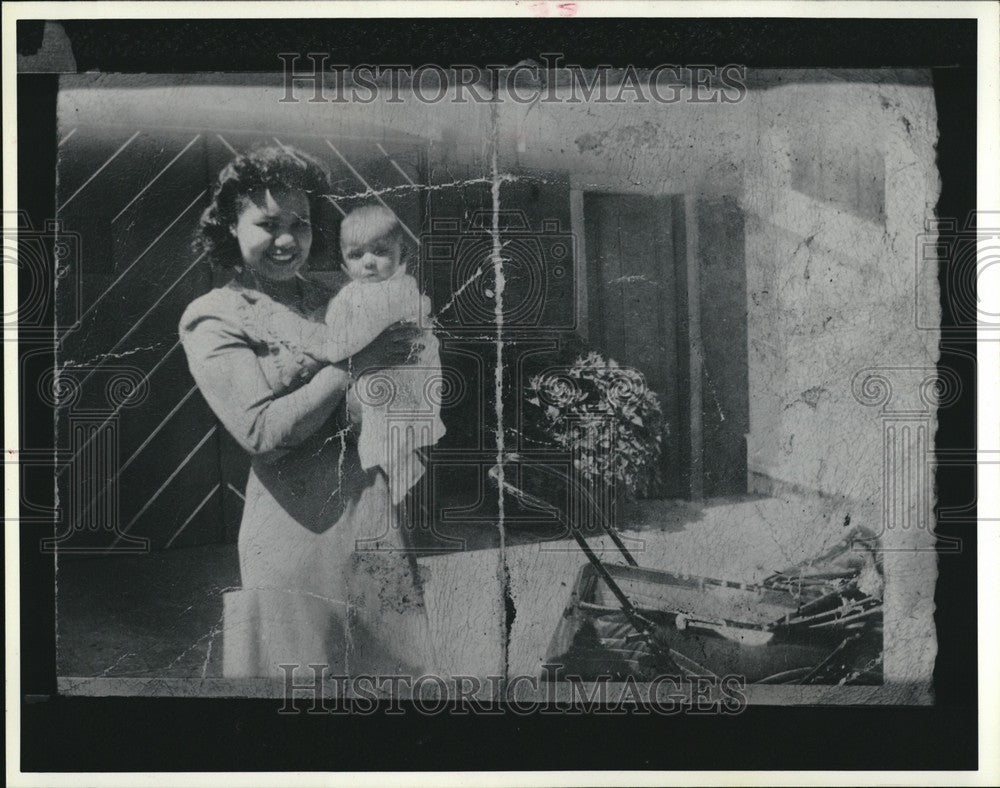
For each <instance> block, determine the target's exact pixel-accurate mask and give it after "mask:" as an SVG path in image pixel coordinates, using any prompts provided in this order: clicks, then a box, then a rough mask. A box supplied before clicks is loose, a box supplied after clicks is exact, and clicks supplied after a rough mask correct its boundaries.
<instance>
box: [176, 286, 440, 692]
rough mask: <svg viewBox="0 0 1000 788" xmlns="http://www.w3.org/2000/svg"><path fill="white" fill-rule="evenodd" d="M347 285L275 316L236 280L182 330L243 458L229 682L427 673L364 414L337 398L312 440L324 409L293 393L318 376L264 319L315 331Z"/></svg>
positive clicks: (409, 558) (412, 597) (419, 599)
mask: <svg viewBox="0 0 1000 788" xmlns="http://www.w3.org/2000/svg"><path fill="white" fill-rule="evenodd" d="M344 281H345V280H344V279H343V278H342V277H340V276H339V275H336V274H333V275H326V276H325V277H324V276H323V275H320V274H312V275H307V276H306V278H305V279H303V280H299V283H298V291H299V292H298V295H297V297H295V298H294V299H293V301H294V302H293V303H289V304H279V303H277V302H275V301H273V300H272V299H270V298H269V297H268V296H266V295H264V294H263V293H261V292H259V291H257V290H254V289H251V288H249V287H247V286H244V285H241V284H240V283H239V282H238V281H237V280H234V281H233V282H230V283H229V284H228V285H225V286H223V287H219V288H216V289H214V290H212V291H210V292H209V293H207V294H205V295H203V296H201V297H200V298H198V299H196V300H195V301H194V302H192V303H191V304H190V305H189V307H188V308H187V310H186V311H185V312H184V315H183V317H182V318H181V323H180V336H181V341H182V343H183V346H184V350H185V352H186V353H187V357H188V365H189V367H190V370H191V374H192V376H193V377H194V379H195V382H196V383H197V384H198V387H199V389H200V390H201V393H202V394H203V395H204V397H205V400H206V401H207V402H208V404H209V406H210V407H211V408H212V410H213V411H214V412H215V414H216V416H217V417H218V418H219V420H220V421H221V422H222V424H223V425H224V426H225V428H226V429H227V430H228V431H229V433H230V434H231V435H232V436H233V437H234V438H235V439H236V441H237V442H238V443H239V444H240V445H241V446H242V447H243V448H244V449H246V450H247V451H248V452H249V453H250V454H251V457H252V462H251V470H250V475H249V478H248V480H247V486H246V502H245V504H244V509H243V518H242V521H241V523H240V532H239V559H240V574H241V580H242V588H241V589H240V590H238V591H230V592H227V593H226V594H225V595H224V632H223V674H224V675H225V676H227V677H251V676H254V677H256V676H273V677H284V676H285V671H284V670H283V669H282V668H281V667H280V666H281V665H298V666H302V668H301V670H300V671H299V672H298V673H296V677H297V678H296V680H297V681H298V682H300V683H301V682H302V681H307V680H309V678H310V677H311V675H312V674H311V672H310V671H309V670H308V668H306V667H305V666H307V665H311V664H315V665H323V666H324V667H328V669H329V671H330V673H331V674H333V675H358V674H374V675H390V674H391V675H421V674H422V673H425V672H428V671H430V670H431V669H432V665H433V663H434V659H433V656H432V647H431V641H430V637H429V631H428V625H427V615H426V609H425V606H424V601H423V593H422V588H421V582H420V578H419V576H418V572H417V566H416V562H415V560H414V555H413V553H412V551H410V550H408V549H407V548H408V540H407V538H406V537H407V533H406V532H405V530H404V529H401V528H400V525H399V519H398V517H397V511H396V508H395V507H394V506H393V505H392V503H391V501H390V498H389V493H388V487H387V484H386V478H385V475H384V473H383V472H381V471H380V470H379V469H371V470H368V471H365V470H363V469H362V468H361V464H360V461H359V458H358V452H357V429H358V425H357V423H356V421H353V420H352V419H356V414H357V413H358V412H359V411H360V409H358V408H348V407H346V406H345V401H346V399H349V398H345V400H342V401H341V402H340V403H339V404H338V405H337V406H336V407H335V408H333V409H332V412H331V413H330V414H329V416H328V417H327V418H325V419H323V421H322V426H319V427H318V428H317V424H316V421H317V413H318V414H320V416H322V415H323V409H322V408H321V407H318V406H317V404H316V403H315V402H313V401H312V400H311V399H310V395H309V393H308V387H306V388H303V386H304V384H305V383H306V382H307V381H308V380H309V379H310V378H311V376H312V375H313V374H314V373H315V372H316V370H317V369H318V368H319V366H320V365H319V363H318V362H316V361H315V360H314V359H313V358H311V357H310V356H309V354H308V353H306V352H305V351H304V350H303V348H301V347H298V346H296V343H295V341H290V340H289V339H288V338H287V337H282V336H279V335H277V334H276V333H275V331H274V329H273V326H272V321H270V320H269V319H268V317H267V316H268V315H269V314H273V312H274V310H275V309H279V310H280V309H284V308H286V307H287V308H291V309H292V310H293V311H294V312H295V313H296V314H298V315H300V316H303V317H306V318H308V319H310V320H313V321H317V322H319V321H322V319H323V313H324V310H325V309H326V305H327V302H328V301H329V299H330V297H331V296H332V295H333V294H334V293H335V292H336V290H337V289H338V286H339V285H341V284H343V283H344ZM313 397H314V395H313ZM324 407H326V409H327V410H330V406H329V401H327V404H326V405H325V406H324ZM348 410H350V411H351V414H352V415H351V416H349V415H348Z"/></svg>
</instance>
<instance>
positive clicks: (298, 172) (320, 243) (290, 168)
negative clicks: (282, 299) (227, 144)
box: [192, 146, 333, 268]
mask: <svg viewBox="0 0 1000 788" xmlns="http://www.w3.org/2000/svg"><path fill="white" fill-rule="evenodd" d="M262 188H263V189H301V190H302V191H303V192H305V193H306V195H307V196H308V198H309V208H310V215H311V216H310V218H311V220H312V224H313V244H312V249H311V250H310V255H309V256H310V258H317V257H321V256H322V255H324V254H325V253H326V252H327V250H328V249H329V248H332V246H333V245H332V243H331V241H330V238H329V237H328V236H329V235H330V228H329V227H326V226H325V224H328V223H324V221H323V217H326V216H328V215H329V205H328V201H327V200H326V199H325V197H327V196H328V195H329V194H330V193H331V189H330V176H329V173H328V172H327V170H326V167H324V166H323V165H322V164H321V163H320V162H319V161H318V160H317V159H315V158H313V157H312V156H310V155H309V154H308V153H303V152H302V151H300V150H298V149H297V148H292V147H290V146H284V147H277V146H260V147H256V148H253V149H251V150H249V151H247V152H246V153H242V154H240V155H238V156H237V157H236V158H235V159H233V160H232V161H231V162H229V164H227V165H226V166H225V167H223V168H222V171H221V172H220V173H219V177H218V180H217V181H216V183H215V186H214V187H213V189H212V202H211V204H210V205H209V206H208V207H207V208H206V209H205V212H204V213H203V214H202V215H201V220H200V221H199V223H198V229H197V231H196V232H195V237H194V242H193V243H192V247H193V249H194V253H195V254H196V255H201V254H204V255H205V258H206V259H207V260H208V262H209V263H211V265H212V266H213V267H219V268H231V267H233V266H235V265H239V264H240V262H241V261H242V257H241V255H240V247H239V244H238V243H237V241H236V239H235V238H234V237H233V235H232V233H231V232H230V227H232V226H233V225H234V224H235V223H236V220H237V218H238V216H239V211H240V203H241V200H242V198H243V197H245V196H247V195H249V194H250V193H252V192H253V191H254V190H256V189H262Z"/></svg>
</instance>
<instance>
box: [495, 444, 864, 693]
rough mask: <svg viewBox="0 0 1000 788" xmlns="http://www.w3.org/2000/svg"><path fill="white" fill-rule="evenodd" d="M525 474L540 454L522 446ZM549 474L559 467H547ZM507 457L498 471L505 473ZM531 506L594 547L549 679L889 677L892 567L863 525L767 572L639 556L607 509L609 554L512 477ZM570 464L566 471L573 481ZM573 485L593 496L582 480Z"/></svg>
mask: <svg viewBox="0 0 1000 788" xmlns="http://www.w3.org/2000/svg"><path fill="white" fill-rule="evenodd" d="M513 463H517V464H518V466H520V467H519V468H518V469H517V470H518V472H519V473H518V474H516V476H517V478H522V477H523V474H524V473H525V471H526V469H527V467H528V466H529V465H530V464H529V463H526V462H525V460H524V459H523V458H522V457H520V456H518V455H509V456H508V457H507V458H506V459H505V460H504V467H505V471H506V468H507V467H508V466H509V465H511V464H513ZM545 470H546V472H548V473H551V472H552V471H551V468H546V469H545ZM499 471H500V466H499V465H497V466H495V467H494V468H493V469H492V470H491V472H490V475H491V477H492V478H493V480H494V481H495V482H499V479H500V473H499ZM512 475H515V474H508V473H506V472H505V473H504V477H505V478H504V481H503V488H504V490H505V492H506V493H508V494H510V495H511V496H513V497H514V498H516V499H517V500H518V501H519V502H520V504H521V505H522V506H524V507H526V508H527V509H529V510H535V511H543V512H546V513H549V514H551V515H553V516H554V517H555V518H556V519H558V521H559V522H560V523H561V524H562V525H563V527H564V528H565V529H566V532H568V533H569V534H570V535H571V536H572V537H573V539H574V540H575V541H576V543H577V544H578V545H579V547H580V550H581V551H582V552H583V554H584V556H586V558H587V562H588V563H587V564H585V565H584V566H583V567H582V568H581V569H580V571H579V574H578V575H577V578H576V582H575V584H574V586H573V589H572V592H571V593H570V597H569V599H568V601H567V604H566V607H565V610H564V612H563V616H562V618H561V620H560V623H559V625H558V627H557V628H556V632H555V634H554V635H553V637H552V641H551V644H550V646H549V650H548V654H547V658H546V662H545V664H546V666H547V668H546V671H545V672H546V675H545V676H544V678H548V679H555V677H556V675H557V674H558V675H559V677H560V678H562V679H566V678H579V679H580V680H582V681H597V680H612V681H622V680H625V679H626V678H628V677H631V678H633V679H636V680H640V681H650V680H652V679H653V678H655V677H656V676H660V675H669V676H680V677H682V678H688V679H690V678H694V677H701V676H706V677H721V676H725V675H738V676H741V677H743V678H744V679H745V680H746V682H747V683H760V684H880V683H881V681H882V589H883V581H882V567H881V560H880V554H879V553H878V552H877V550H875V549H873V545H874V537H872V536H871V535H870V534H867V533H866V532H865V531H864V530H863V529H860V528H857V527H855V528H854V529H852V530H851V531H850V532H848V533H847V534H846V535H845V536H844V537H843V538H842V539H841V540H840V541H839V542H838V543H837V545H835V546H834V547H833V548H832V549H831V550H829V551H827V552H825V553H824V554H822V555H819V556H817V557H815V558H813V559H811V560H809V561H806V562H802V563H800V564H796V565H794V566H790V567H788V568H786V569H784V570H782V571H779V572H776V573H774V574H772V575H771V576H769V577H767V578H766V579H765V580H763V581H762V582H760V583H742V582H737V581H733V580H721V579H716V578H709V577H691V576H685V575H680V574H674V573H672V572H666V571H662V570H658V569H650V568H645V567H640V566H639V565H638V563H637V562H636V560H635V558H634V557H633V556H632V554H631V553H630V552H629V551H628V549H627V548H626V546H625V544H624V543H623V542H622V540H621V538H620V537H619V535H618V534H617V533H616V532H615V530H614V529H613V528H611V527H610V526H609V524H608V523H607V522H606V521H605V520H604V519H602V518H598V521H599V524H600V526H601V528H602V529H603V531H604V533H605V534H607V536H608V537H610V539H611V541H612V543H613V544H614V545H615V547H616V548H617V549H618V551H619V552H620V553H621V555H622V558H623V559H624V563H605V562H604V561H602V560H600V558H598V556H597V555H596V553H595V552H594V551H593V549H592V548H591V546H590V545H589V544H588V542H587V540H586V539H585V538H584V534H583V532H582V529H581V528H580V527H579V526H578V524H577V523H574V522H572V518H567V517H566V516H565V514H564V513H563V512H562V511H561V510H560V508H559V507H557V506H554V505H553V504H551V503H549V502H547V501H545V500H543V499H541V498H540V497H538V496H537V495H533V494H531V493H527V492H525V491H524V490H523V489H521V488H520V487H518V486H516V485H514V484H512V483H510V482H508V481H506V478H507V477H509V476H512ZM562 475H563V477H564V478H563V481H564V482H566V483H570V480H568V479H566V478H565V474H562ZM572 490H573V494H578V495H581V496H584V497H587V496H588V493H587V491H586V490H584V489H581V488H580V486H579V485H573V487H572Z"/></svg>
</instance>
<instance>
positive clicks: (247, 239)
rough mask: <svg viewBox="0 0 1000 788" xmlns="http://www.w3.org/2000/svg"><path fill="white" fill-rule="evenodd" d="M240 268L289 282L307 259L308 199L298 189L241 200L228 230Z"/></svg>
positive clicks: (309, 242) (268, 191)
mask: <svg viewBox="0 0 1000 788" xmlns="http://www.w3.org/2000/svg"><path fill="white" fill-rule="evenodd" d="M230 232H232V234H233V237H234V238H236V241H237V243H238V244H239V245H240V254H242V255H243V264H244V265H245V266H246V267H247V268H249V269H251V270H252V271H254V272H256V273H257V274H258V275H259V276H262V277H265V278H267V279H272V280H275V281H279V282H280V281H284V280H286V279H291V278H292V277H293V276H295V274H296V273H298V272H299V271H300V270H301V269H302V267H303V266H304V265H305V263H306V260H308V259H309V248H310V247H311V246H312V225H311V224H310V217H309V198H308V197H307V196H306V194H305V192H303V191H301V190H300V189H258V190H256V191H253V192H251V193H250V194H249V195H247V196H245V197H244V198H243V201H242V203H241V206H240V210H239V214H238V216H237V218H236V223H235V224H234V225H233V226H232V227H231V228H230Z"/></svg>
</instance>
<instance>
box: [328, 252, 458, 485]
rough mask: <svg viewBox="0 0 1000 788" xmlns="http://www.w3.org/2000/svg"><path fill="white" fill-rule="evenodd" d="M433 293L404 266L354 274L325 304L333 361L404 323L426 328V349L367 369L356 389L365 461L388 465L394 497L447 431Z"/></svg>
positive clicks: (420, 341) (360, 448)
mask: <svg viewBox="0 0 1000 788" xmlns="http://www.w3.org/2000/svg"><path fill="white" fill-rule="evenodd" d="M430 309H431V304H430V299H429V298H427V296H425V295H423V294H421V292H420V289H419V288H418V287H417V281H416V280H415V279H414V278H413V277H412V276H410V275H409V274H407V273H406V269H405V268H403V267H400V268H399V269H398V270H397V271H396V273H395V274H393V276H391V277H390V278H389V279H386V280H384V281H382V282H372V283H364V282H361V281H358V280H354V281H351V282H349V283H348V284H346V285H345V286H344V287H343V288H342V289H341V290H340V292H339V293H337V295H335V296H334V297H333V298H332V299H330V303H329V305H328V306H327V310H326V326H327V335H326V355H327V357H328V358H329V360H330V361H331V362H333V363H337V362H339V361H343V360H344V359H347V358H348V357H350V356H353V355H355V354H356V353H358V352H359V351H360V350H362V349H363V348H364V347H366V346H367V345H369V344H370V343H371V342H372V341H373V340H374V339H375V338H376V337H377V336H378V335H379V334H381V333H382V332H383V331H385V329H387V328H388V327H389V326H391V325H393V324H394V323H397V322H399V321H406V322H411V323H416V324H417V325H418V326H420V327H421V328H423V329H424V331H423V335H422V336H421V337H420V338H419V339H417V340H416V342H417V344H418V345H422V346H423V349H422V350H420V352H419V353H417V354H416V359H415V360H411V363H410V364H408V365H406V366H400V367H388V368H383V369H378V370H373V371H372V372H369V373H364V374H362V375H361V376H360V378H358V381H357V383H356V385H355V388H354V392H355V394H356V395H357V398H358V401H359V402H360V403H361V408H362V420H361V435H360V436H359V438H358V454H359V455H360V457H361V466H362V467H363V468H364V469H365V470H368V469H369V468H374V467H376V466H379V467H382V468H384V469H385V472H386V475H387V476H388V480H389V493H390V495H391V497H392V501H393V503H399V502H400V501H401V500H402V499H403V497H404V496H405V495H406V493H407V491H409V489H410V488H411V487H412V486H413V485H414V484H416V482H417V480H419V479H420V477H421V476H423V474H424V470H425V469H424V463H423V462H422V461H421V460H420V457H419V456H418V455H417V450H418V449H420V448H423V447H425V446H432V445H434V444H435V443H437V442H438V441H439V440H440V439H441V438H442V437H443V436H444V434H445V428H444V423H443V422H442V421H441V395H442V391H443V388H444V381H443V379H442V374H441V357H440V354H439V345H438V340H437V338H436V337H435V336H434V333H433V331H432V330H431V317H430Z"/></svg>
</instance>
